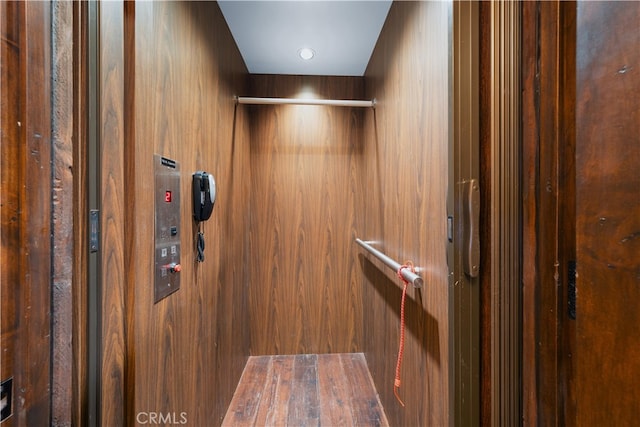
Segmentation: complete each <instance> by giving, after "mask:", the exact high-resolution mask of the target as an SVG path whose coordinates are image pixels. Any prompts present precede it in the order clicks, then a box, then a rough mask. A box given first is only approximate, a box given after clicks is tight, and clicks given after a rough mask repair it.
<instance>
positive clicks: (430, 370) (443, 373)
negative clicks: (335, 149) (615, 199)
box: [359, 2, 451, 425]
mask: <svg viewBox="0 0 640 427" xmlns="http://www.w3.org/2000/svg"><path fill="white" fill-rule="evenodd" d="M450 14H451V4H449V3H443V2H397V3H394V4H392V6H391V9H390V11H389V16H388V17H387V21H386V23H385V26H384V28H383V30H382V33H381V35H380V38H379V40H378V44H377V45H376V48H375V50H374V53H373V56H372V58H371V61H370V63H369V66H368V68H367V72H366V74H365V79H366V92H365V95H366V97H367V98H376V99H377V101H378V104H377V106H376V109H375V111H368V112H366V114H365V122H364V129H365V131H364V132H365V137H364V143H363V155H362V164H361V165H359V166H360V167H361V169H360V170H361V177H362V183H363V184H362V186H363V191H364V194H363V200H362V205H361V207H360V209H359V211H360V212H361V215H362V217H361V218H362V221H363V223H362V225H361V226H360V234H361V237H362V238H364V239H369V240H375V241H377V242H379V246H380V247H381V248H382V249H383V250H384V251H385V252H386V253H388V254H389V255H390V256H391V257H392V258H396V259H398V260H399V261H401V262H402V261H405V260H412V261H413V262H414V264H415V265H416V266H419V267H421V268H422V274H423V277H424V279H425V286H424V289H422V291H416V290H413V289H409V291H408V294H407V307H406V319H407V337H406V344H405V352H404V361H403V365H402V372H403V374H402V386H401V388H400V395H401V396H402V398H403V399H404V403H405V405H406V406H405V407H404V408H403V407H401V406H400V404H399V403H398V402H397V401H396V399H395V397H394V395H393V380H394V373H395V362H396V355H397V350H398V347H397V346H398V337H399V311H400V298H401V292H402V290H401V288H400V287H399V286H398V284H397V281H398V280H397V278H396V277H395V274H394V273H393V272H389V271H386V270H382V271H381V270H378V268H377V267H376V266H374V265H373V264H372V263H370V262H369V261H367V260H366V259H364V258H363V257H361V266H362V270H361V274H364V276H365V280H364V281H363V283H362V284H361V286H362V287H363V293H364V295H363V306H364V307H365V309H364V337H363V341H364V349H365V355H366V357H367V362H368V364H369V368H370V370H371V374H372V377H373V379H374V382H375V384H376V388H377V390H378V392H379V393H380V399H381V401H382V403H383V405H384V408H385V411H386V413H387V417H388V418H389V422H390V424H391V425H447V424H448V423H449V420H450V413H449V411H450V401H449V395H450V394H449V390H450V384H449V335H450V331H449V320H448V319H449V312H448V306H449V290H448V279H447V274H448V273H447V272H448V269H447V261H446V242H447V236H446V216H447V213H446V198H447V175H448V166H447V163H448V160H447V155H448V154H447V153H448V144H449V139H450V137H449V108H450V107H449V99H448V97H449V85H450V80H449V72H450V70H449V54H450V52H449V48H450V43H449V31H450V22H451V15H450Z"/></svg>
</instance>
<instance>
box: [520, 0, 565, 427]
mask: <svg viewBox="0 0 640 427" xmlns="http://www.w3.org/2000/svg"><path fill="white" fill-rule="evenodd" d="M522 11H523V14H522V23H523V44H522V88H523V90H522V113H523V114H522V117H523V119H522V126H523V133H522V141H523V144H522V150H523V152H522V163H523V174H522V177H523V187H522V188H523V192H522V203H523V218H522V221H523V232H522V233H523V234H522V248H523V253H522V257H523V261H524V262H523V265H522V274H523V294H522V301H523V302H522V304H523V320H522V328H523V331H522V334H523V335H522V336H523V341H522V348H523V350H522V359H523V370H522V375H523V379H522V381H523V403H522V404H523V418H524V420H525V423H526V424H528V425H538V424H545V425H549V424H554V425H555V424H560V425H564V424H571V419H570V418H571V415H570V414H571V413H572V411H573V409H572V407H573V404H572V402H571V397H570V396H569V395H567V391H568V389H567V384H568V382H569V381H571V375H572V374H571V372H570V369H571V363H572V362H571V357H572V356H571V354H570V352H571V351H572V349H571V345H572V344H571V343H572V341H571V335H572V328H574V326H573V324H572V323H571V322H572V321H571V320H569V319H568V316H567V264H568V261H569V260H570V259H574V258H572V256H573V254H574V253H575V239H574V233H573V230H574V228H575V213H574V211H575V207H574V198H573V197H574V193H573V176H574V165H573V150H574V148H573V147H574V143H575V139H574V136H573V135H572V129H573V127H574V124H573V123H574V122H573V119H572V117H573V104H572V103H573V96H574V94H573V92H572V91H573V87H574V85H573V84H572V82H573V81H575V73H574V72H573V71H572V70H573V68H572V67H573V65H572V64H573V62H574V59H572V58H575V32H574V29H573V28H574V27H573V26H574V25H575V24H574V23H573V20H574V19H575V4H574V3H569V2H536V3H533V2H531V3H523V4H522Z"/></svg>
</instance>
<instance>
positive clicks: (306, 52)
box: [298, 47, 316, 61]
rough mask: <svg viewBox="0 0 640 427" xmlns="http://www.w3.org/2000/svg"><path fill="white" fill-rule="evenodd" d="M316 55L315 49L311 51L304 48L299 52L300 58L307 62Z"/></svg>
mask: <svg viewBox="0 0 640 427" xmlns="http://www.w3.org/2000/svg"><path fill="white" fill-rule="evenodd" d="M315 54H316V53H315V52H314V51H313V49H310V48H308V47H303V48H302V49H300V50H299V51H298V55H300V58H302V59H304V60H305V61H308V60H310V59H312V58H313V57H314V55H315Z"/></svg>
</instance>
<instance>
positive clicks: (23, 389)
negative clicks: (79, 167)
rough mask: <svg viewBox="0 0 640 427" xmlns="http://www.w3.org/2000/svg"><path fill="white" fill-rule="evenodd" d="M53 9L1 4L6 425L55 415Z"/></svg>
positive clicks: (42, 421) (41, 421)
mask: <svg viewBox="0 0 640 427" xmlns="http://www.w3.org/2000/svg"><path fill="white" fill-rule="evenodd" d="M50 17H51V8H50V4H49V3H45V2H2V3H1V4H0V34H1V36H2V37H1V40H0V43H1V44H0V49H1V51H0V64H1V81H0V87H1V89H2V91H1V95H2V98H1V99H2V104H1V109H0V110H1V115H0V123H1V127H0V128H1V129H2V132H1V138H2V139H1V144H0V159H1V163H0V178H1V179H0V197H1V198H2V202H1V204H0V220H1V234H0V235H1V240H2V244H1V246H0V262H1V263H2V268H0V295H1V298H0V312H1V313H2V316H1V319H0V325H1V329H0V380H6V379H8V378H13V395H12V402H11V405H12V413H13V415H12V416H11V417H10V418H8V419H7V420H6V421H4V422H3V424H2V425H3V427H4V426H5V425H6V426H13V425H15V426H22V425H47V424H49V423H50V421H51V317H50V316H51V265H52V264H51V250H52V247H51V246H52V245H51V232H52V226H51V214H52V198H51V194H52V185H51V173H52V171H51V161H52V156H51V143H52V142H51V136H52V135H51V87H50V82H51V54H50V53H51V52H50V48H49V46H50V43H51V38H50V37H51V35H50V31H49V30H50Z"/></svg>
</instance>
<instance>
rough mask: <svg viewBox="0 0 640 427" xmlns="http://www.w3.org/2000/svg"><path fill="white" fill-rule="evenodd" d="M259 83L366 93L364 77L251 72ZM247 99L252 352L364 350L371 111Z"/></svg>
mask: <svg viewBox="0 0 640 427" xmlns="http://www.w3.org/2000/svg"><path fill="white" fill-rule="evenodd" d="M250 93H251V95H252V96H268V97H296V96H302V97H307V96H310V97H313V96H316V97H320V98H337V99H360V98H361V96H362V80H361V79H359V78H349V77H300V76H251V92H250ZM243 108H249V109H250V110H249V114H250V121H251V198H250V204H251V205H250V206H251V208H250V212H251V215H250V220H251V223H250V236H251V254H252V260H253V261H251V263H250V275H251V287H250V292H249V304H250V305H249V311H250V317H251V323H250V330H251V354H253V355H261V354H297V353H331V352H352V351H359V350H360V349H361V347H362V299H361V298H362V297H361V286H360V284H359V276H360V275H361V273H360V271H359V270H360V269H359V266H358V262H357V255H356V251H355V250H354V248H355V243H354V239H355V237H356V218H357V217H361V216H362V215H364V214H365V213H364V212H362V211H360V212H359V211H357V209H356V200H357V197H359V194H360V191H361V190H360V189H361V187H360V185H361V184H360V180H359V178H358V173H359V169H358V167H357V164H358V158H359V157H360V156H361V152H362V131H361V128H362V111H361V110H359V109H355V108H344V107H326V106H254V107H243Z"/></svg>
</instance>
